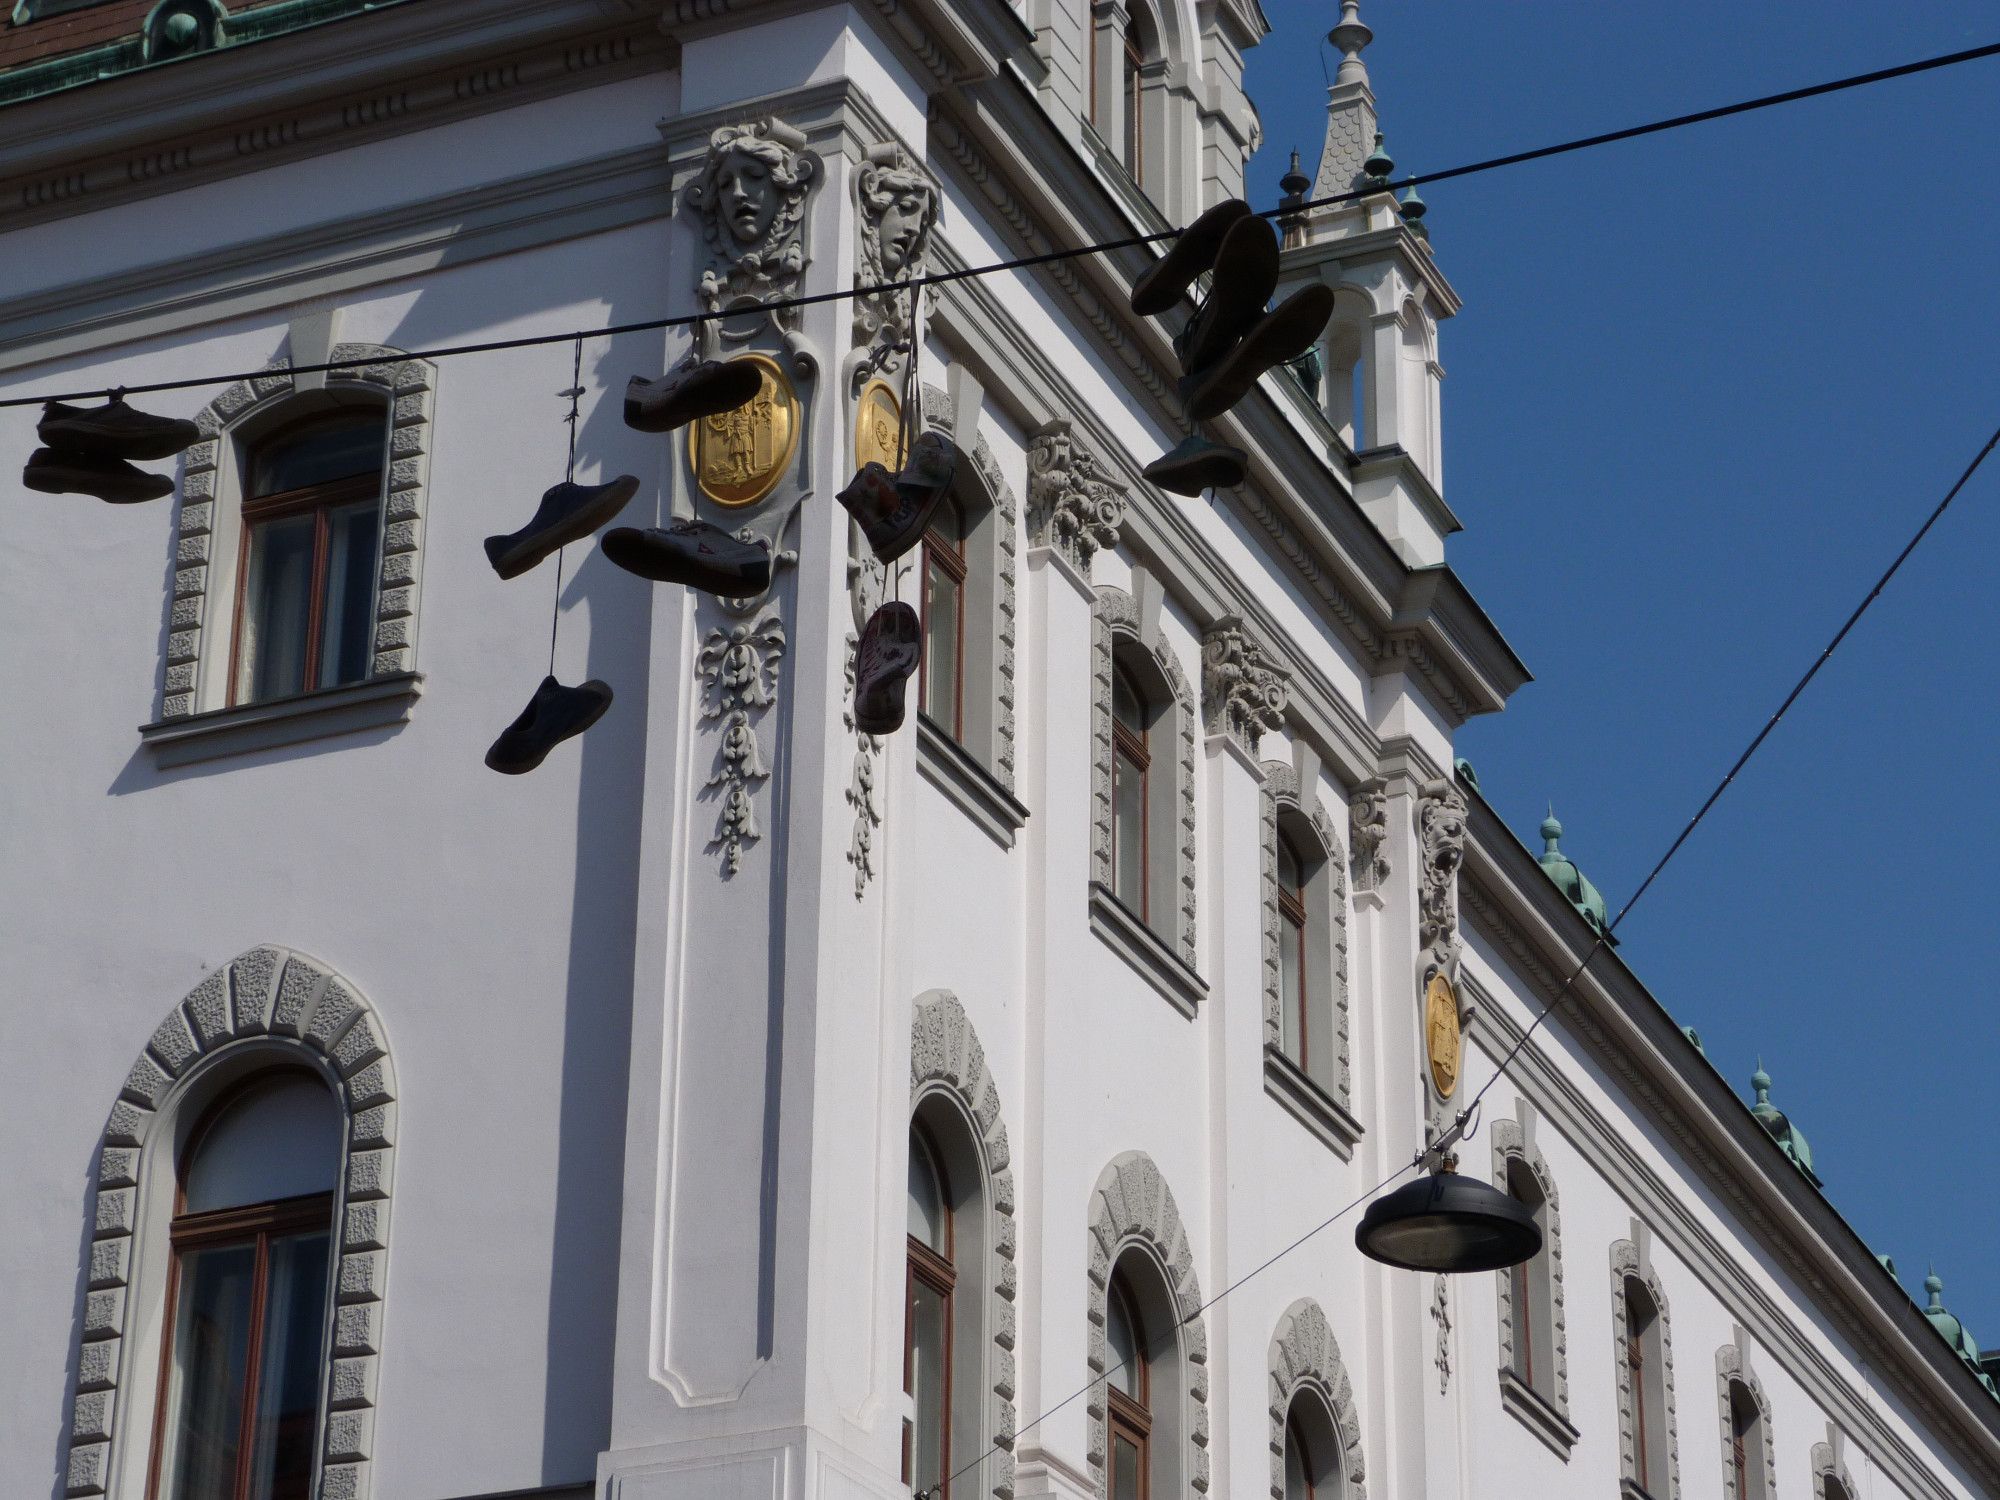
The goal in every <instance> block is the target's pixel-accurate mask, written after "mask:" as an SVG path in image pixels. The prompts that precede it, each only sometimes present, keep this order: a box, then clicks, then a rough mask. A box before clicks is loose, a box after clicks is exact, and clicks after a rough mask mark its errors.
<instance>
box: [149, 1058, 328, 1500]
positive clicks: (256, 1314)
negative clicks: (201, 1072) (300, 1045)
mask: <svg viewBox="0 0 2000 1500" xmlns="http://www.w3.org/2000/svg"><path fill="white" fill-rule="evenodd" d="M341 1133H342V1120H341V1111H340V1107H339V1105H338V1104H337V1103H336V1101H335V1100H334V1097H333V1095H332V1094H330V1093H329V1092H328V1091H327V1089H326V1087H325V1086H324V1085H323V1084H321V1083H320V1082H319V1080H318V1079H317V1078H315V1077H313V1076H312V1075H311V1074H309V1073H306V1072H303V1071H289V1070H288V1071H282V1072H275V1073H264V1074H261V1075H258V1076H257V1077H256V1078H254V1079H253V1080H252V1081H251V1082H250V1083H248V1084H247V1085H245V1086H244V1087H242V1088H240V1089H238V1090H236V1091H235V1092H233V1093H231V1094H229V1095H227V1096H225V1097H224V1098H223V1099H222V1100H221V1101H220V1102H219V1103H218V1104H217V1105H216V1106H215V1107H214V1108H213V1109H212V1110H211V1111H210V1112H209V1114H208V1116H207V1117H206V1118H205V1119H204V1120H203V1121H202V1122H201V1123H200V1124H199V1125H198V1126H197V1127H196V1129H195V1131H194V1133H193V1136H192V1138H191V1141H190V1143H189V1145H188V1147H187V1149H186V1151H185V1152H184V1154H183V1156H182V1158H181V1168H180V1176H179V1183H178V1188H177V1194H176V1199H175V1212H174V1219H173V1226H172V1229H171V1231H170V1233H171V1242H172V1245H173V1256H174V1258H173V1266H172V1271H171V1279H170V1282H169V1286H168V1292H167V1313H166V1327H167V1328H168V1329H169V1330H171V1332H170V1334H169V1342H168V1345H167V1357H166V1360H165V1362H164V1368H163V1370H162V1372H161V1379H162V1390H161V1400H160V1407H159V1410H160V1419H159V1423H158V1427H157V1438H156V1441H155V1444H154V1451H153V1469H152V1483H151V1486H150V1488H151V1492H152V1493H153V1494H154V1495H157V1496H158V1497H160V1500H307V1496H308V1495H309V1494H310V1493H311V1489H312V1480H313V1459H314V1453H315V1446H316V1444H315V1440H316V1438H317V1435H318V1428H319V1387H320V1376H321V1373H322V1372H323V1371H324V1369H325V1365H326V1335H327V1296H328V1288H329V1282H330V1279H331V1265H330V1263H331V1258H332V1248H333V1194H334V1189H335V1187H336V1185H337V1184H338V1182H339V1178H340V1159H341Z"/></svg>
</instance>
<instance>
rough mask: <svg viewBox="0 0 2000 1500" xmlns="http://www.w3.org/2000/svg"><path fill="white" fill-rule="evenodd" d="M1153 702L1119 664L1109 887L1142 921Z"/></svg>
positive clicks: (1114, 688)
mask: <svg viewBox="0 0 2000 1500" xmlns="http://www.w3.org/2000/svg"><path fill="white" fill-rule="evenodd" d="M1153 717H1154V715H1153V711H1152V706H1151V705H1150V704H1149V703H1148V702H1147V701H1146V695H1145V694H1144V693H1143V692H1142V691H1141V690H1140V688H1139V686H1138V684H1137V683H1135V682H1134V681H1133V680H1132V674H1131V673H1130V672H1129V671H1128V670H1126V668H1125V667H1124V666H1123V665H1122V664H1120V665H1114V666H1113V667H1112V673H1111V738H1112V757H1111V818H1112V825H1113V828H1112V839H1111V888H1112V891H1113V892H1114V893H1115V894H1116V895H1117V897H1118V899H1119V900H1120V901H1122V902H1124V903H1125V906H1126V908H1127V909H1128V910H1130V911H1131V913H1132V914H1133V915H1134V916H1136V917H1137V918H1138V919H1139V920H1140V921H1142V922H1148V923H1150V922H1151V921H1152V914H1151V911H1150V909H1149V908H1150V905H1151V901H1150V897H1151V894H1152V891H1151V885H1152V882H1151V881H1150V879H1149V878H1148V871H1147V865H1148V863H1149V853H1150V851H1149V850H1148V848H1147V842H1148V841H1147V837H1146V833H1147V827H1146V825H1147V823H1148V821H1149V814H1150V808H1149V804H1150V802H1151V796H1150V792H1151V788H1150V786H1149V785H1148V780H1149V777H1150V773H1151V769H1152V752H1151V750H1150V748H1149V746H1148V744H1147V739H1148V730H1149V729H1150V728H1151V726H1152V721H1153Z"/></svg>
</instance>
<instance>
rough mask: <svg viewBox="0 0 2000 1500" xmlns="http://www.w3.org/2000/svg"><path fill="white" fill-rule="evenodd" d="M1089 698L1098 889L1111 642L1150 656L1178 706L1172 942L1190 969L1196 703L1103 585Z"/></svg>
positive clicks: (1161, 646) (1167, 659)
mask: <svg viewBox="0 0 2000 1500" xmlns="http://www.w3.org/2000/svg"><path fill="white" fill-rule="evenodd" d="M1091 621H1092V629H1091V645H1092V648H1093V649H1092V670H1091V678H1092V689H1093V691H1092V695H1091V705H1090V730H1091V741H1092V747H1093V750H1094V752H1095V753H1094V755H1093V756H1092V771H1091V878H1092V879H1093V880H1095V881H1097V882H1098V884H1100V885H1104V886H1107V887H1108V886H1109V885H1110V884H1111V877H1112V871H1111V662H1112V650H1113V643H1114V641H1115V639H1116V637H1118V636H1121V635H1122V636H1124V637H1126V638H1127V639H1128V640H1132V641H1137V642H1138V643H1139V644H1140V645H1141V646H1143V647H1145V649H1146V650H1147V651H1149V652H1150V653H1151V654H1152V657H1153V660H1154V661H1155V662H1156V663H1157V664H1158V666H1159V668H1160V671H1161V672H1162V673H1163V674H1164V675H1165V677H1166V679H1167V685H1168V687H1169V689H1170V690H1171V691H1172V693H1173V696H1174V701H1175V703H1176V705H1177V708H1176V712H1177V714H1178V718H1179V722H1178V724H1177V726H1176V727H1177V728H1178V729H1179V731H1180V734H1179V738H1178V741H1177V743H1178V745H1179V748H1180V757H1179V759H1180V765H1179V767H1178V768H1177V771H1176V775H1175V790H1176V792H1177V793H1178V795H1179V799H1180V842H1179V846H1178V848H1177V850H1176V860H1175V869H1176V871H1177V872H1178V879H1179V885H1180V900H1179V908H1180V910H1179V918H1180V920H1179V921H1178V923H1176V925H1175V937H1174V939H1173V940H1172V946H1173V948H1174V950H1175V951H1176V952H1177V953H1178V954H1179V956H1180V959H1181V961H1182V962H1183V963H1185V964H1186V965H1187V966H1188V967H1189V968H1190V969H1192V968H1193V967H1194V965H1195V901H1194V896H1195V868H1194V853H1195V806H1194V739H1195V720H1196V709H1195V698H1194V692H1193V690H1192V689H1191V688H1190V687H1189V686H1188V679H1187V674H1186V673H1185V672H1183V671H1182V670H1181V664H1180V661H1179V659H1178V658H1176V657H1175V655H1174V648H1173V647H1172V646H1170V645H1168V644H1167V642H1166V640H1165V638H1164V637H1161V638H1160V639H1158V640H1153V641H1145V640H1140V637H1139V602H1138V601H1137V600H1136V599H1134V598H1133V597H1132V596H1131V595H1130V594H1128V593H1126V592H1125V590H1123V589H1120V588H1112V587H1111V586H1109V585H1104V586H1102V587H1100V588H1099V589H1098V590H1097V602H1096V603H1095V604H1094V605H1093V606H1092V607H1091Z"/></svg>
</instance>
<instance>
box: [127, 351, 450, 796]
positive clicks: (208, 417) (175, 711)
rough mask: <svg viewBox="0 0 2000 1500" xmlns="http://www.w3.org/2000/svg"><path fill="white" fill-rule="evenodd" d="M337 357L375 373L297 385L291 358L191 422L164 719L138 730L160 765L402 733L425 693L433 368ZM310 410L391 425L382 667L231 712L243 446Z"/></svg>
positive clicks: (385, 354)
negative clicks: (421, 598)
mask: <svg viewBox="0 0 2000 1500" xmlns="http://www.w3.org/2000/svg"><path fill="white" fill-rule="evenodd" d="M330 358H331V359H335V360H345V359H376V360H379V363H372V364H368V365H360V366H356V367H354V368H352V369H347V370H334V371H329V372H327V373H326V374H324V375H323V376H322V375H318V374H308V375H304V376H301V377H299V378H298V379H296V380H295V379H294V378H293V377H292V375H291V374H290V370H289V367H290V364H291V360H290V359H289V358H288V357H287V358H279V359H276V360H273V361H272V362H271V364H270V366H269V373H267V374H264V375H261V376H258V377H256V378H255V379H253V380H248V381H240V382H238V383H237V384H235V385H233V386H231V387H229V389H227V390H225V391H224V392H223V393H222V394H221V395H219V396H217V397H216V398H215V399H214V400H213V401H211V402H210V403H209V404H208V405H207V406H206V407H204V408H203V409H202V410H201V412H200V413H199V414H198V415H197V416H196V418H195V422H196V425H197V426H199V427H200V428H201V431H202V439H201V441H199V442H197V443H196V444H195V445H194V446H193V447H192V448H190V449H188V451H187V456H186V460H185V465H184V468H183V472H182V478H181V492H180V497H179V500H178V502H177V504H176V507H175V512H174V540H173V557H174V564H173V567H174V574H173V587H172V599H171V602H170V604H169V624H168V635H167V653H166V664H165V670H164V672H163V674H162V677H161V686H160V697H159V712H158V716H157V718H156V719H155V720H154V722H152V723H151V724H147V725H144V726H142V728H141V730H140V734H141V738H142V739H143V740H144V742H145V743H146V744H148V745H149V746H151V747H153V749H154V751H155V753H156V755H157V757H158V760H159V763H160V765H162V766H163V767H165V766H172V765H181V764H185V763H187V762H189V761H195V760H204V759H209V758H212V757H215V756H221V755H231V754H236V753H240V752H243V751H247V750H256V749H264V748H268V747H271V746H275V745H283V744H290V743H296V742H297V741H300V740H305V739H316V738H320V737H323V736H325V735H329V734H341V733H346V732H348V731H350V730H356V729H366V728H374V727H378V726H380V725H384V724H393V723H398V722H401V721H402V720H404V719H407V718H408V717H409V713H410V708H411V705H412V703H413V702H414V701H415V699H416V698H417V697H418V696H419V695H420V694H421V692H422V679H421V678H420V677H419V676H418V675H417V672H416V637H417V606H418V594H419V592H420V581H421V576H422V569H423V517H424V509H425V490H426V488H427V480H428V477H429V450H430V445H431V434H430V423H431V404H432V403H431V396H432V392H433V390H434V389H435V383H436V370H435V367H434V366H432V365H430V364H429V363H428V362H426V361H423V360H413V359H407V358H405V357H404V356H403V355H402V354H401V353H400V352H399V351H397V350H394V349H389V348H385V347H383V346H381V345H378V344H338V345H335V346H334V347H333V349H332V350H331V352H330ZM302 398H309V399H312V400H313V402H314V408H315V409H331V408H332V407H333V406H335V405H339V404H342V402H343V400H345V401H346V402H349V403H351V402H353V401H354V400H356V399H357V398H362V399H368V400H371V401H373V402H377V403H380V404H382V405H384V406H385V407H386V409H387V414H388V416H389V422H390V433H389V452H388V464H387V470H388V472H387V475H386V479H385V484H386V490H385V493H384V496H383V510H382V553H381V572H380V574H379V577H378V584H377V597H376V609H375V640H374V659H373V662H372V663H371V666H370V671H369V677H368V679H367V680H366V681H365V682H361V683H351V684H348V685H346V686H344V687H336V688H328V689H323V690H320V691H317V692H312V693H305V694H301V695H299V696H297V697H293V698H285V699H278V700H274V701H270V702H265V703H251V704H239V705H235V706H230V705H229V702H228V698H229V683H228V675H229V669H230V656H231V647H232V638H233V635H234V631H235V600H236V592H237V589H236V578H237V569H238V566H239V562H240V554H241V543H242V537H243V527H242V522H241V515H242V509H241V506H242V480H241V473H240V470H241V463H242V454H241V452H240V449H241V448H242V445H243V441H244V439H245V438H246V437H247V436H248V435H250V434H252V433H256V432H258V431H259V430H260V429H265V428H267V427H269V426H271V425H274V424H276V423H277V422H278V421H280V420H281V419H282V412H283V408H284V407H285V406H286V405H288V404H289V403H291V402H293V401H295V400H300V399H302ZM302 414H303V413H302Z"/></svg>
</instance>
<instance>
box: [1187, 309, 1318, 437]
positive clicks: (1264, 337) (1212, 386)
mask: <svg viewBox="0 0 2000 1500" xmlns="http://www.w3.org/2000/svg"><path fill="white" fill-rule="evenodd" d="M1332 316H1333V288H1332V287H1330V286H1328V285H1327V284H1326V283H1325V282H1323V281H1316V282H1314V283H1313V284H1312V285H1311V286H1308V287H1302V288H1300V289H1299V290H1298V291H1296V292H1294V293H1292V295H1291V296H1289V297H1287V298H1286V299H1285V300H1284V301H1283V302H1282V303H1280V304H1279V305H1278V306H1277V307H1276V308H1274V309H1273V310H1272V311H1270V312H1268V313H1266V314H1264V316H1263V317H1262V318H1260V319H1258V320H1257V324H1256V326H1255V327H1253V328H1252V329H1251V330H1250V331H1249V333H1247V334H1245V335H1244V337H1243V341H1242V342H1241V343H1240V344H1238V345H1237V346H1236V347H1235V348H1234V349H1231V350H1230V351H1229V352H1228V353H1227V354H1225V355H1224V356H1223V357H1222V358H1221V359H1220V360H1218V361H1217V362H1216V363H1215V364H1214V365H1212V366H1210V367H1209V368H1208V369H1205V370H1200V371H1198V372H1196V373H1195V374H1193V375H1189V376H1187V377H1186V378H1185V379H1183V380H1182V381H1181V399H1182V400H1183V401H1184V402H1186V404H1187V415H1188V420H1189V421H1193V422H1205V421H1207V420H1208V419H1209V418H1210V417H1219V416H1221V415H1222V413H1224V412H1226V411H1228V410H1229V408H1230V407H1232V406H1234V405H1235V404H1236V403H1237V402H1239V401H1241V400H1242V399H1243V397H1244V396H1245V395H1246V394H1248V392H1249V390H1250V387H1251V386H1253V385H1255V384H1256V383H1257V377H1258V376H1260V375H1262V374H1263V373H1264V372H1265V371H1266V370H1269V369H1272V368H1274V367H1276V366H1278V365H1281V364H1284V363H1285V362H1286V361H1287V360H1292V359H1297V358H1298V357H1299V356H1300V355H1301V354H1303V353H1305V352H1306V350H1308V349H1310V348H1311V347H1312V343H1313V340H1314V339H1316V338H1318V337H1319V335H1320V330H1321V329H1322V328H1324V327H1326V320H1327V319H1328V318H1330V317H1332Z"/></svg>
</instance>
